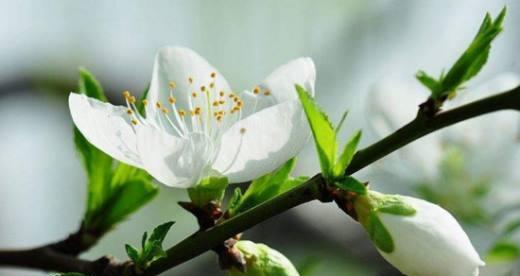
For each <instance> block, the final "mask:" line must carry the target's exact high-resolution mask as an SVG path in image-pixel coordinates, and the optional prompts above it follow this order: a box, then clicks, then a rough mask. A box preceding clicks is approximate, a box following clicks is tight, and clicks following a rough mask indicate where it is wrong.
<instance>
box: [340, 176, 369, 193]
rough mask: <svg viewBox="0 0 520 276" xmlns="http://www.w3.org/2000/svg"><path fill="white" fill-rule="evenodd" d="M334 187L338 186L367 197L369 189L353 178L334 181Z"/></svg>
mask: <svg viewBox="0 0 520 276" xmlns="http://www.w3.org/2000/svg"><path fill="white" fill-rule="evenodd" d="M334 185H336V186H337V187H338V188H340V189H342V190H345V191H349V192H354V193H357V194H359V195H365V194H366V193H367V187H366V186H365V184H363V183H361V182H360V181H359V180H357V179H355V178H354V177H352V176H344V177H342V178H339V179H337V180H336V181H334Z"/></svg>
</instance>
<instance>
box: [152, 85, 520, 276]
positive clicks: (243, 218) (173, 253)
mask: <svg viewBox="0 0 520 276" xmlns="http://www.w3.org/2000/svg"><path fill="white" fill-rule="evenodd" d="M507 109H511V110H517V111H520V87H517V88H515V89H513V90H510V91H508V92H505V93H501V94H498V95H495V96H491V97H487V98H484V99H481V100H478V101H475V102H472V103H469V104H466V105H463V106H461V107H458V108H454V109H452V110H449V111H445V112H441V113H438V114H436V115H434V116H432V117H427V116H425V115H424V114H422V113H419V114H418V116H417V117H416V118H415V119H414V120H413V121H411V122H410V123H408V124H407V125H405V126H403V127H402V128H400V129H399V130H397V131H396V132H394V133H392V134H390V135H389V136H387V137H385V138H384V139H382V140H380V141H379V142H377V143H375V144H372V145H371V146H368V147H367V148H365V149H362V150H360V151H358V152H357V153H356V155H355V156H354V159H353V160H352V163H351V165H350V166H349V167H348V168H347V173H348V174H352V173H355V172H357V171H359V170H361V169H362V168H364V167H366V166H367V165H369V164H371V163H373V162H375V161H377V160H379V159H380V158H382V157H384V156H386V155H388V154H389V153H391V152H393V151H395V150H397V149H399V148H401V147H403V146H405V145H407V144H408V143H410V142H412V141H414V140H417V139H419V138H421V137H423V136H425V135H427V134H429V133H431V132H434V131H436V130H439V129H442V128H444V127H446V126H450V125H454V124H456V123H459V122H461V121H464V120H467V119H470V118H473V117H478V116H480V115H483V114H487V113H490V112H494V111H499V110H507ZM323 182H324V181H323V178H322V177H321V174H318V175H316V176H314V177H313V178H311V179H310V180H309V181H307V182H306V183H304V184H302V185H301V186H299V187H297V188H294V189H292V190H290V191H288V192H286V193H284V194H282V195H280V196H278V197H275V198H272V199H270V200H268V201H266V202H263V203H262V204H260V205H258V206H256V207H254V208H252V209H250V210H248V211H246V212H244V213H241V214H239V215H237V216H235V217H233V218H231V219H229V220H227V221H225V222H224V223H222V224H219V225H217V226H215V227H212V228H210V229H208V230H207V231H204V232H198V233H195V234H193V235H191V236H189V237H187V238H186V239H184V240H183V241H181V242H180V243H178V244H177V245H175V246H173V247H172V248H170V249H168V250H167V251H166V254H167V256H166V257H165V258H163V259H160V260H158V261H157V262H155V263H153V264H152V265H151V266H150V267H149V268H148V269H147V270H146V271H145V274H146V275H156V274H159V273H161V272H164V271H166V270H167V269H169V268H172V267H174V266H176V265H179V264H181V263H183V262H186V261H188V260H190V259H192V258H194V257H196V256H198V255H200V254H202V253H204V252H206V251H208V250H211V248H213V247H215V246H216V245H218V244H219V243H221V242H223V241H224V240H226V239H228V238H230V237H232V236H234V235H236V234H239V233H241V232H243V231H245V230H247V229H249V228H251V227H253V226H255V225H256V224H258V223H260V222H262V221H264V220H266V219H268V218H271V217H273V216H276V215H278V214H280V213H282V212H284V211H286V210H289V209H291V208H293V207H295V206H297V205H300V204H303V203H306V202H309V201H312V200H315V199H320V200H322V201H327V200H328V198H327V197H328V196H327V195H326V193H325V192H324V191H323V189H322V187H323Z"/></svg>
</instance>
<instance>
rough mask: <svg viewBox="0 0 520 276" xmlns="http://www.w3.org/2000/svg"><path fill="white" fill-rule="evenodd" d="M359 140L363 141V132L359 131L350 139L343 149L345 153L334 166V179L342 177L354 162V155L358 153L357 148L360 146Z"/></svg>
mask: <svg viewBox="0 0 520 276" xmlns="http://www.w3.org/2000/svg"><path fill="white" fill-rule="evenodd" d="M359 140H361V131H360V130H358V131H357V132H356V133H354V134H353V135H352V137H350V139H349V141H348V142H347V144H345V147H344V148H343V152H342V153H341V155H340V156H339V158H338V160H337V161H336V164H335V165H334V174H333V176H334V177H340V176H342V175H344V174H345V170H346V169H347V167H348V165H350V162H351V161H352V157H354V153H356V149H357V146H358V144H359Z"/></svg>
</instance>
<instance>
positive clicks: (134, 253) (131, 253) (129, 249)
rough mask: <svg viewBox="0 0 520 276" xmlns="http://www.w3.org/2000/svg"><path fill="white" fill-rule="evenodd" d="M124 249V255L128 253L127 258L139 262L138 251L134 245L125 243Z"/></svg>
mask: <svg viewBox="0 0 520 276" xmlns="http://www.w3.org/2000/svg"><path fill="white" fill-rule="evenodd" d="M125 250H126V255H128V258H130V260H132V261H133V262H134V263H138V262H139V251H138V250H137V249H136V248H135V247H133V246H131V245H129V244H125Z"/></svg>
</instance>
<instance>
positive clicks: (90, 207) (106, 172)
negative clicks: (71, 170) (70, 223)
mask: <svg viewBox="0 0 520 276" xmlns="http://www.w3.org/2000/svg"><path fill="white" fill-rule="evenodd" d="M79 73H80V76H79V84H78V89H79V93H81V94H85V95H87V96H89V97H93V98H96V99H98V100H101V101H106V97H105V94H104V92H103V88H102V87H101V85H100V83H99V82H98V81H97V80H96V78H95V77H94V75H92V74H91V73H90V72H89V71H87V69H85V68H80V70H79ZM74 143H75V145H76V149H77V150H78V152H79V153H80V155H81V159H82V161H83V165H84V166H85V169H86V171H87V176H88V199H87V210H86V214H85V220H86V221H87V222H88V221H89V220H90V219H91V214H92V213H93V212H94V211H95V210H97V209H98V208H99V207H100V206H101V205H103V202H104V201H105V200H106V199H107V198H108V197H109V193H110V187H109V185H108V183H107V182H108V181H109V180H110V176H111V168H112V162H113V160H112V158H111V157H110V156H108V155H107V154H105V153H104V152H102V151H100V150H99V149H97V148H96V147H94V146H92V145H91V144H90V143H89V142H88V141H87V139H85V137H84V136H83V135H82V134H81V132H80V131H79V130H78V129H77V128H74Z"/></svg>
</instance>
